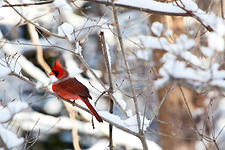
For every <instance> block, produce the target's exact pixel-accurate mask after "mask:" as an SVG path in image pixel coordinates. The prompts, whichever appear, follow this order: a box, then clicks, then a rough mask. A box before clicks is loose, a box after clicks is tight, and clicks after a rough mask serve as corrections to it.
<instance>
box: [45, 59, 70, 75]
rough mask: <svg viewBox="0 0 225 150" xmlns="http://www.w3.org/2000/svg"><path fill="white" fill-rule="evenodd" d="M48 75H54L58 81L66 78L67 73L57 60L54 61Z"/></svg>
mask: <svg viewBox="0 0 225 150" xmlns="http://www.w3.org/2000/svg"><path fill="white" fill-rule="evenodd" d="M49 75H54V76H55V77H56V78H58V79H63V78H66V77H68V75H69V74H68V72H67V71H66V70H65V69H64V68H63V67H62V65H61V64H60V62H59V60H56V61H55V64H54V66H53V68H52V72H50V73H49Z"/></svg>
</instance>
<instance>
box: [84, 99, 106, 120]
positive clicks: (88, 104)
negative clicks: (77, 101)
mask: <svg viewBox="0 0 225 150" xmlns="http://www.w3.org/2000/svg"><path fill="white" fill-rule="evenodd" d="M82 101H83V102H84V103H85V104H86V106H87V107H88V108H89V110H90V111H91V113H92V114H93V115H94V116H95V118H96V119H97V120H98V121H99V122H103V120H102V118H101V117H100V116H99V114H98V113H97V112H96V110H95V109H94V107H93V106H92V105H91V104H90V102H89V101H88V99H87V98H82Z"/></svg>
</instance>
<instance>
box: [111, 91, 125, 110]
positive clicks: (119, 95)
mask: <svg viewBox="0 0 225 150" xmlns="http://www.w3.org/2000/svg"><path fill="white" fill-rule="evenodd" d="M113 96H114V97H115V100H116V101H117V103H118V104H119V105H120V106H121V108H122V109H123V110H125V109H126V106H127V104H126V102H125V101H124V100H123V95H122V93H121V92H120V91H119V90H117V91H115V92H114V93H113Z"/></svg>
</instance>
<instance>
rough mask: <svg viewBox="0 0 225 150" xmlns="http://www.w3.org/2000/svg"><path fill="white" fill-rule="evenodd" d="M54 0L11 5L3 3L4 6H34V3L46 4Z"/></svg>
mask: <svg viewBox="0 0 225 150" xmlns="http://www.w3.org/2000/svg"><path fill="white" fill-rule="evenodd" d="M53 2H54V0H49V1H41V2H33V3H23V4H12V5H11V6H10V5H2V7H12V6H13V7H26V6H33V5H45V4H50V3H53Z"/></svg>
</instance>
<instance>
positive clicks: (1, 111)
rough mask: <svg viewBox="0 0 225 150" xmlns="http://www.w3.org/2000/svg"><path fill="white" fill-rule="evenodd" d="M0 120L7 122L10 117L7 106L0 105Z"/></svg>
mask: <svg viewBox="0 0 225 150" xmlns="http://www.w3.org/2000/svg"><path fill="white" fill-rule="evenodd" d="M0 114H1V117H0V122H7V121H8V120H9V119H10V118H11V114H10V112H9V110H8V109H7V108H3V107H2V106H0Z"/></svg>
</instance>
